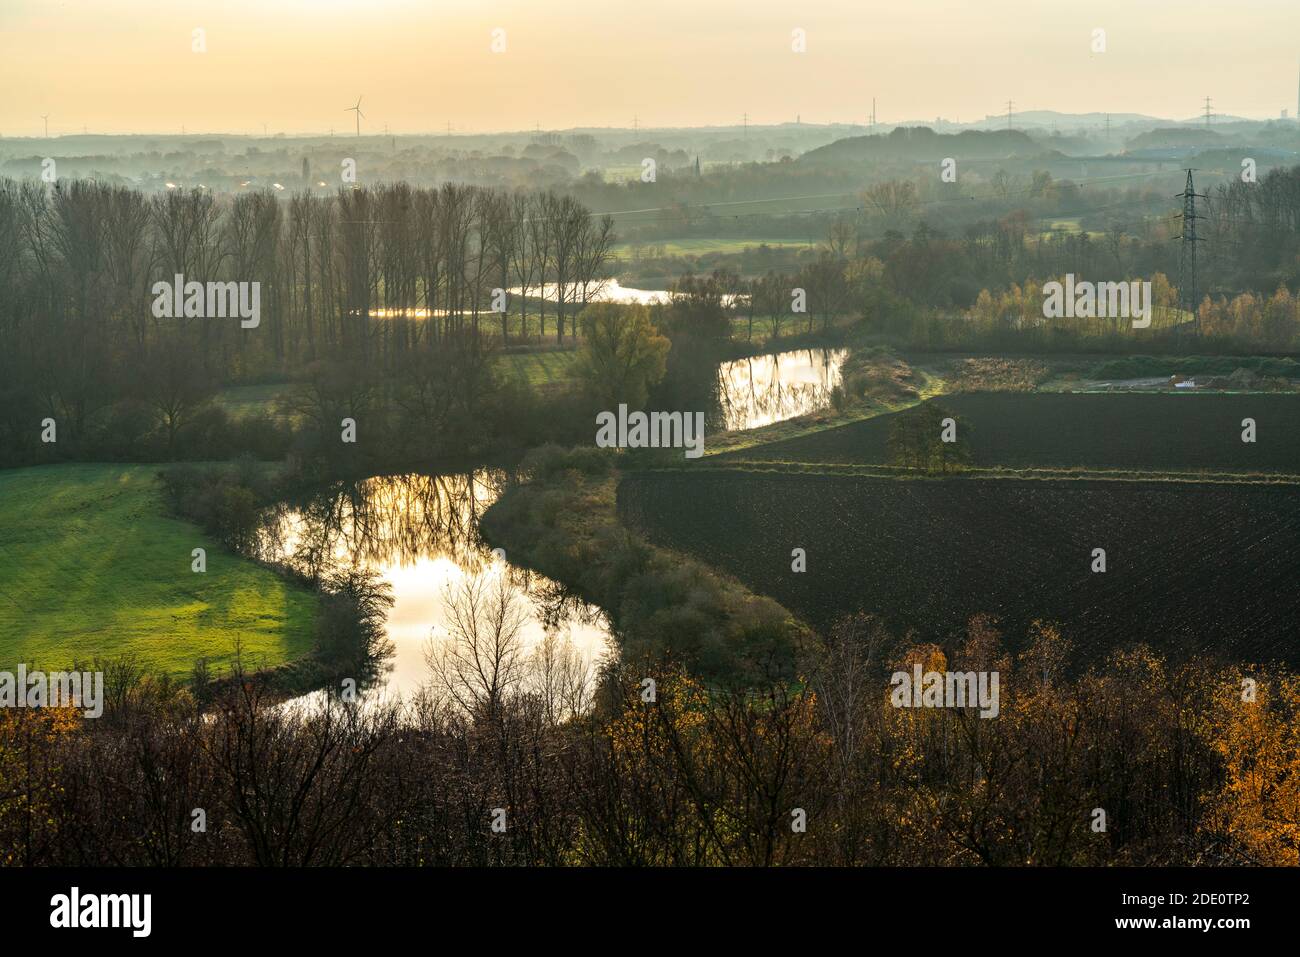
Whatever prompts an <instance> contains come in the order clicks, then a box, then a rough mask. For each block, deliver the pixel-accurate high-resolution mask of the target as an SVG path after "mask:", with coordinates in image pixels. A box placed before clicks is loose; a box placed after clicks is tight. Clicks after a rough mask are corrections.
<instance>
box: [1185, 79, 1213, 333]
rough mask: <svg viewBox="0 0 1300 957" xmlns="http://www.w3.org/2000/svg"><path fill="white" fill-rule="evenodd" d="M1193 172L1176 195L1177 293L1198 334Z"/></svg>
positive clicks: (1202, 196)
mask: <svg viewBox="0 0 1300 957" xmlns="http://www.w3.org/2000/svg"><path fill="white" fill-rule="evenodd" d="M1206 104H1207V106H1206V110H1207V112H1206V124H1207V125H1208V123H1209V113H1208V110H1209V106H1208V104H1209V97H1206ZM1193 172H1194V170H1191V169H1189V170H1188V171H1187V185H1186V186H1185V187H1183V191H1182V192H1181V193H1178V194H1177V195H1178V196H1179V197H1181V198H1182V200H1183V211H1182V213H1181V214H1180V215H1181V217H1182V220H1183V231H1182V235H1180V236H1179V237H1178V238H1179V240H1181V242H1182V249H1181V250H1180V252H1179V256H1178V291H1179V294H1180V296H1182V297H1184V299H1185V302H1186V305H1187V309H1188V311H1189V312H1190V313H1191V314H1192V319H1193V321H1194V322H1195V323H1196V331H1197V333H1198V334H1199V333H1200V331H1201V330H1200V312H1199V310H1198V309H1197V301H1196V244H1197V243H1199V242H1204V240H1203V239H1201V237H1199V236H1197V235H1196V221H1197V220H1198V219H1204V218H1205V217H1203V216H1199V215H1197V212H1196V200H1197V199H1205V198H1206V196H1205V194H1204V193H1198V192H1196V187H1195V186H1194V185H1193V184H1192V173H1193Z"/></svg>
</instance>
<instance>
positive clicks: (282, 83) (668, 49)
mask: <svg viewBox="0 0 1300 957" xmlns="http://www.w3.org/2000/svg"><path fill="white" fill-rule="evenodd" d="M1298 27H1300V0H1216V2H1213V3H1210V2H1204V0H1200V2H1198V0H1184V2H1174V0H1088V2H1080V0H889V2H878V0H779V2H778V0H504V2H501V0H485V2H471V0H0V90H3V91H4V94H3V96H0V135H4V136H33V135H40V133H41V129H42V125H41V118H40V117H41V114H42V113H49V114H50V132H51V134H57V133H72V132H80V131H81V129H82V127H83V126H85V127H87V128H89V129H90V131H91V132H179V130H180V128H181V126H182V124H184V125H185V127H186V128H187V129H188V130H189V131H190V132H196V131H200V132H216V131H224V132H238V133H261V132H262V128H263V124H266V126H267V128H268V129H269V131H270V132H272V133H275V132H281V131H283V132H286V133H323V132H326V131H328V130H329V128H330V127H331V126H332V127H335V128H336V129H338V130H340V131H345V130H350V129H352V128H353V119H352V116H351V114H349V113H344V112H343V111H344V108H345V107H348V106H351V105H352V104H353V103H354V102H356V98H357V95H358V94H361V95H363V96H364V99H363V101H362V104H361V109H362V112H363V113H365V115H366V120H365V121H364V123H363V126H362V129H363V132H382V131H383V129H384V126H385V124H387V125H388V127H389V128H390V129H391V130H392V131H393V132H396V133H414V132H426V131H427V132H432V131H441V130H443V129H445V127H446V124H447V123H451V124H452V127H453V129H454V130H462V131H474V132H483V131H488V130H513V129H531V128H532V127H533V126H534V125H535V124H540V125H541V126H542V128H544V129H546V128H550V129H567V128H570V127H575V126H630V125H631V123H632V118H633V116H634V115H635V116H637V117H638V118H639V121H640V123H641V125H642V126H648V127H652V126H697V125H705V124H724V123H733V122H739V121H740V118H741V115H742V113H745V112H748V114H749V117H750V122H751V123H760V124H761V123H779V122H785V121H792V120H793V119H794V118H795V116H796V115H800V116H802V119H803V120H804V122H811V123H825V122H833V121H841V122H863V121H865V119H866V117H867V115H868V113H869V112H870V109H871V98H872V97H873V96H875V97H876V98H877V100H878V108H877V109H878V115H879V118H880V120H881V121H882V122H896V121H902V120H920V119H927V120H928V119H933V118H934V117H936V116H943V117H945V118H947V119H959V120H963V121H969V120H974V119H979V118H982V117H984V116H985V115H986V114H989V113H1001V112H1002V111H1003V110H1004V109H1005V103H1006V101H1007V99H1008V98H1010V99H1012V100H1014V101H1015V107H1016V109H1017V110H1032V109H1056V110H1061V111H1065V112H1090V111H1103V112H1105V111H1109V112H1135V113H1149V114H1153V115H1157V116H1164V117H1170V118H1187V117H1190V116H1192V115H1195V114H1197V113H1198V112H1199V111H1200V110H1201V109H1202V108H1203V103H1204V98H1205V97H1206V96H1207V95H1208V96H1211V97H1213V107H1214V109H1215V111H1216V112H1223V113H1229V114H1234V115H1239V116H1253V117H1275V116H1277V115H1278V113H1279V111H1280V110H1281V109H1283V108H1286V109H1288V110H1289V111H1290V113H1291V115H1295V111H1296V97H1297V76H1298V74H1300V29H1297V28H1298ZM196 28H201V29H202V30H203V31H204V32H205V39H206V46H207V52H205V53H196V52H192V49H191V46H192V31H193V30H195V29H196ZM498 28H499V29H501V30H504V31H505V50H504V52H501V53H494V52H492V50H491V45H492V40H493V37H492V31H493V30H494V29H498ZM1096 28H1101V29H1104V30H1105V31H1106V47H1107V49H1106V52H1105V53H1094V52H1092V49H1091V45H1092V34H1093V30H1094V29H1096ZM795 29H802V30H804V31H806V35H807V52H806V53H802V54H798V53H794V52H792V50H791V35H792V31H793V30H795Z"/></svg>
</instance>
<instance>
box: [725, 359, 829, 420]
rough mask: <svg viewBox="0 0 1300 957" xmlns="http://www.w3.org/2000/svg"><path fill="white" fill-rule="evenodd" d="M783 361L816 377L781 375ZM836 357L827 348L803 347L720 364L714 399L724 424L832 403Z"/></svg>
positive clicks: (800, 412)
mask: <svg viewBox="0 0 1300 957" xmlns="http://www.w3.org/2000/svg"><path fill="white" fill-rule="evenodd" d="M782 362H784V363H785V364H786V365H787V366H790V365H794V364H796V363H797V364H798V365H799V366H800V367H801V368H810V369H813V370H816V372H817V373H818V381H816V382H802V381H795V382H790V381H784V380H783V376H782ZM838 369H839V361H838V359H837V357H836V356H835V355H834V354H833V353H832V351H831V350H828V349H805V350H800V351H798V352H782V353H778V354H776V355H766V356H750V357H749V358H746V359H737V360H736V361H734V362H724V363H721V364H720V365H719V366H718V372H717V382H718V401H719V403H720V404H721V406H722V420H723V427H724V428H727V429H743V428H748V427H750V426H752V425H754V424H756V423H767V422H779V421H781V420H783V419H790V418H794V417H795V416H797V415H803V414H804V413H807V412H812V411H814V410H816V409H821V408H825V407H826V406H828V405H829V404H830V399H831V390H832V389H833V388H834V387H835V383H836V380H837V379H838V377H839V374H838Z"/></svg>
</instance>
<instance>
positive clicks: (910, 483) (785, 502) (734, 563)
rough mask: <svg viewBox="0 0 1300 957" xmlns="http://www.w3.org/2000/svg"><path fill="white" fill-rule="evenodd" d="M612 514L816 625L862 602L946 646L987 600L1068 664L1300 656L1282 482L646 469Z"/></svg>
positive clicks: (1299, 546) (626, 484)
mask: <svg viewBox="0 0 1300 957" xmlns="http://www.w3.org/2000/svg"><path fill="white" fill-rule="evenodd" d="M1150 399H1151V397H1149V396H1148V397H1143V401H1146V402H1149V401H1150ZM1231 414H1233V415H1235V414H1236V413H1235V412H1234V413H1231ZM1261 415H1263V414H1262V413H1261ZM1265 421H1267V420H1265ZM619 511H620V515H621V517H622V519H623V521H624V523H626V524H628V525H629V526H631V527H634V528H638V529H640V530H642V531H643V533H644V534H646V535H647V537H648V538H650V539H651V540H652V541H653V542H655V543H656V544H659V545H663V546H666V547H669V548H675V549H679V550H681V551H684V552H687V553H690V554H692V555H694V556H697V557H700V558H703V559H704V560H705V561H707V562H708V563H710V564H712V565H714V566H715V567H717V568H719V569H721V570H723V571H727V572H730V573H731V574H734V575H735V576H736V577H737V578H739V579H740V580H741V581H743V582H744V583H745V584H746V585H748V586H749V587H751V588H753V589H754V590H756V591H759V592H762V593H765V594H767V595H770V596H772V597H773V598H775V599H777V600H778V601H780V602H781V603H782V604H784V605H785V606H786V607H787V608H789V609H790V610H791V611H793V612H795V613H796V614H799V615H800V616H802V617H803V618H804V619H805V620H807V621H808V622H810V623H811V624H813V625H814V626H816V627H818V628H825V627H827V626H828V625H830V624H831V623H832V622H833V621H834V620H835V619H836V618H838V617H839V616H841V615H844V614H847V613H851V612H855V611H867V612H872V613H876V614H879V615H881V616H882V617H883V618H884V619H885V620H886V622H887V623H888V624H889V625H890V626H891V627H892V628H894V629H896V630H904V629H916V631H917V638H918V640H923V641H931V640H932V641H937V642H940V643H944V642H945V641H946V640H947V639H949V638H951V637H952V636H954V635H955V634H956V633H957V632H959V631H960V629H961V628H962V626H963V625H964V623H965V622H966V621H967V620H968V619H969V617H970V616H971V615H973V614H976V613H978V612H990V613H992V614H995V615H998V616H1000V617H1001V618H1002V620H1003V623H1004V625H1005V627H1006V632H1007V640H1008V643H1009V644H1010V645H1012V647H1014V646H1015V639H1017V638H1018V637H1020V636H1022V635H1023V633H1024V630H1025V627H1026V626H1027V625H1028V624H1029V623H1030V622H1031V621H1033V620H1034V619H1036V618H1041V619H1044V620H1048V621H1054V622H1057V623H1059V624H1060V625H1061V626H1062V631H1063V633H1064V634H1065V635H1066V637H1068V638H1069V639H1071V640H1072V641H1073V642H1074V643H1075V652H1076V663H1077V664H1080V665H1087V664H1089V663H1091V662H1092V661H1094V660H1096V659H1097V658H1098V657H1099V656H1101V655H1102V654H1104V653H1105V652H1106V651H1108V650H1110V649H1113V648H1115V647H1119V646H1127V645H1132V644H1136V643H1139V642H1145V643H1148V644H1151V645H1153V646H1155V647H1158V648H1162V649H1164V650H1166V651H1169V652H1170V653H1171V654H1172V655H1174V656H1175V657H1181V656H1182V655H1183V654H1188V653H1192V652H1203V653H1209V654H1211V655H1214V656H1218V657H1223V658H1227V659H1235V660H1243V661H1264V660H1279V659H1280V660H1286V661H1289V662H1291V663H1292V664H1294V663H1296V662H1300V587H1298V584H1297V568H1298V567H1300V487H1298V486H1294V485H1281V484H1279V485H1247V484H1220V485H1211V484H1190V483H1178V482H1107V481H1089V480H1082V479H1078V480H1076V479H1065V480H1055V481H1046V480H1040V481H1034V480H1026V479H997V478H982V479H981V478H969V477H968V478H955V479H954V478H949V479H944V480H938V479H916V478H913V479H888V478H869V477H862V476H830V475H819V474H776V473H756V472H744V471H703V470H700V471H695V472H692V471H685V472H645V473H634V474H631V475H629V476H627V477H626V478H625V479H624V480H623V482H622V485H621V486H620V488H619ZM796 547H801V548H804V549H806V550H807V559H808V568H807V571H806V572H804V573H802V574H798V573H794V572H792V571H791V568H790V564H791V557H790V553H791V549H793V548H796ZM1094 548H1104V549H1105V550H1106V556H1107V566H1108V568H1107V571H1106V572H1105V573H1103V574H1098V573H1094V572H1092V571H1091V570H1090V565H1091V554H1092V550H1093V549H1094Z"/></svg>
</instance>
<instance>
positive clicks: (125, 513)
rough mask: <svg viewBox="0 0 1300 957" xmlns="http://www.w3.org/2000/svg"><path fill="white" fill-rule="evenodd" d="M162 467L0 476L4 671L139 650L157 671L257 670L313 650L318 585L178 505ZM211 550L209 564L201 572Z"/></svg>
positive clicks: (55, 469)
mask: <svg viewBox="0 0 1300 957" xmlns="http://www.w3.org/2000/svg"><path fill="white" fill-rule="evenodd" d="M156 471H157V469H156V467H153V466H144V465H56V466H40V467H36V468H28V469H18V470H15V471H11V472H4V473H0V668H5V669H12V668H13V667H14V666H16V665H17V664H18V663H19V662H23V663H26V664H27V665H28V666H29V667H35V666H40V667H45V668H63V667H66V666H68V665H71V664H72V663H73V662H74V661H75V662H88V661H89V660H90V659H91V658H93V657H96V656H99V657H102V658H115V657H119V656H123V655H129V656H134V657H135V658H136V659H137V660H138V662H139V663H140V664H141V665H144V666H146V667H147V668H149V669H150V670H151V671H158V672H164V673H166V674H169V675H171V676H173V677H177V678H183V677H186V676H188V675H189V673H190V671H191V669H192V667H193V665H194V662H195V660H196V659H198V658H207V659H208V660H209V663H210V665H211V666H212V668H213V670H214V671H223V670H225V668H226V666H228V665H229V664H230V663H231V661H232V660H233V655H234V651H235V645H236V641H237V640H239V641H242V644H243V649H242V651H243V663H244V666H245V667H247V668H261V667H274V666H277V665H280V664H283V663H285V662H287V661H291V660H294V659H297V658H301V657H303V656H305V655H307V654H308V653H309V652H310V651H311V649H312V643H313V622H314V619H315V616H316V612H317V608H318V605H319V602H318V598H317V596H316V595H314V594H313V593H312V592H311V591H309V590H307V589H305V588H301V587H299V586H296V585H293V584H291V583H289V582H287V581H285V580H283V579H281V578H280V577H279V576H277V575H276V574H275V573H274V572H272V571H270V570H268V569H265V568H262V567H260V566H258V565H256V564H254V563H253V562H250V561H248V560H246V559H243V558H240V557H239V556H237V555H234V554H231V553H230V552H228V551H226V550H225V549H224V548H222V547H221V545H219V544H218V543H217V542H215V541H213V540H212V539H210V538H209V537H208V536H206V535H204V534H203V533H202V532H201V531H200V530H199V529H198V528H197V527H196V526H194V525H192V524H190V523H189V522H185V521H181V520H178V519H174V518H170V517H168V516H167V510H166V505H165V503H164V502H163V499H162V494H161V490H160V487H159V483H158V480H157V478H156V475H155V473H156ZM199 547H201V548H204V549H206V551H207V572H206V573H204V574H198V573H195V572H193V571H191V570H190V563H191V557H190V553H191V550H192V549H194V548H199Z"/></svg>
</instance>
